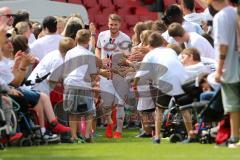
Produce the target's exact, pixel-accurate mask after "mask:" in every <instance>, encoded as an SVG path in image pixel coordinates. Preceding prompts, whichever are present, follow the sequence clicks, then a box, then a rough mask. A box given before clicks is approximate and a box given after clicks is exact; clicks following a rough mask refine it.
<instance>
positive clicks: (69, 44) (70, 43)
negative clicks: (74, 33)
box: [59, 37, 75, 55]
mask: <svg viewBox="0 0 240 160" xmlns="http://www.w3.org/2000/svg"><path fill="white" fill-rule="evenodd" d="M74 46H75V41H74V40H73V39H72V38H69V37H64V38H63V39H61V41H60V43H59V51H60V53H61V54H64V55H65V54H66V53H67V51H69V50H70V49H72V48H73V47H74Z"/></svg>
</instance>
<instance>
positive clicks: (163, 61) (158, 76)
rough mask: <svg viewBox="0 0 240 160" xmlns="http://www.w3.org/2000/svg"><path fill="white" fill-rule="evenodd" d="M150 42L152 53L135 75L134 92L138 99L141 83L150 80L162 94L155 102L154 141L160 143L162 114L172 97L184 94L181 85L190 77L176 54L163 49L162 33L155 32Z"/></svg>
mask: <svg viewBox="0 0 240 160" xmlns="http://www.w3.org/2000/svg"><path fill="white" fill-rule="evenodd" d="M148 40H149V46H150V49H151V51H150V52H149V53H148V54H146V56H145V57H144V59H143V61H142V63H141V67H140V69H141V70H139V71H137V73H136V75H135V79H134V90H135V95H136V96H137V97H138V96H141V94H142V93H141V92H139V90H138V84H139V82H140V81H141V80H144V81H146V82H147V83H148V81H149V80H150V81H151V82H152V84H153V86H154V87H155V88H158V90H159V91H160V92H161V95H158V94H157V96H158V97H157V98H155V99H156V101H154V102H155V106H156V112H155V114H156V117H155V118H156V119H155V138H154V139H153V142H154V143H160V133H161V121H162V113H163V111H164V109H166V108H167V107H168V103H169V102H170V99H171V97H172V96H176V95H181V94H183V93H184V91H183V90H182V88H181V85H182V84H183V82H184V81H185V80H186V79H187V78H188V76H187V73H186V71H185V69H184V67H183V65H182V64H181V62H180V61H179V60H178V56H177V54H176V52H175V51H174V50H172V49H170V48H165V47H161V46H162V44H163V38H162V36H161V35H160V33H158V32H153V33H152V34H151V35H150V36H149V38H148ZM153 89H154V88H153ZM152 96H153V95H152ZM155 96H156V95H155ZM165 99H167V100H165ZM168 100H169V101H168Z"/></svg>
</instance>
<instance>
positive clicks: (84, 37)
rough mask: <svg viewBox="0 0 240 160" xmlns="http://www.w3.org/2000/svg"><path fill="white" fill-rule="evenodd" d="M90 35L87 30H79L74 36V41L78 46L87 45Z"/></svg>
mask: <svg viewBox="0 0 240 160" xmlns="http://www.w3.org/2000/svg"><path fill="white" fill-rule="evenodd" d="M90 37H91V33H90V31H89V30H87V29H81V30H79V31H78V32H77V34H76V41H77V43H78V44H87V43H88V42H89V40H90Z"/></svg>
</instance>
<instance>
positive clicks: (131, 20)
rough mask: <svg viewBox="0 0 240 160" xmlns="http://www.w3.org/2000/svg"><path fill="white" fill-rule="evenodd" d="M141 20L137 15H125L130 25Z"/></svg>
mask: <svg viewBox="0 0 240 160" xmlns="http://www.w3.org/2000/svg"><path fill="white" fill-rule="evenodd" d="M138 21H139V17H138V16H137V15H125V22H126V24H127V26H128V28H129V27H132V26H134V25H135V24H136V23H137V22H138Z"/></svg>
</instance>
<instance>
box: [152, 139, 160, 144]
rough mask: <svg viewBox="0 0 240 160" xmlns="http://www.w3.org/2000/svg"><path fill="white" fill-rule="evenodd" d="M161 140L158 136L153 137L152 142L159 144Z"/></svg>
mask: <svg viewBox="0 0 240 160" xmlns="http://www.w3.org/2000/svg"><path fill="white" fill-rule="evenodd" d="M160 143H161V140H160V138H153V144H160Z"/></svg>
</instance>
